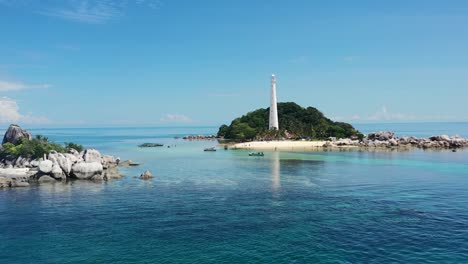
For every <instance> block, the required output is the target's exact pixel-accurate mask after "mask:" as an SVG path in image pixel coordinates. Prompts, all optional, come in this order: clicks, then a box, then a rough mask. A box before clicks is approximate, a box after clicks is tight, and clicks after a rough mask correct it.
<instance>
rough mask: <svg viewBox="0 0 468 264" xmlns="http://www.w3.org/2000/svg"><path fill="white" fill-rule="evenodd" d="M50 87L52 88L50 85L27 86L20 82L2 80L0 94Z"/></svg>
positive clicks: (0, 81)
mask: <svg viewBox="0 0 468 264" xmlns="http://www.w3.org/2000/svg"><path fill="white" fill-rule="evenodd" d="M49 87H51V85H50V84H38V85H27V84H23V83H19V82H8V81H2V80H0V92H7V91H18V90H24V89H35V88H49Z"/></svg>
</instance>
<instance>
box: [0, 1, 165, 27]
mask: <svg viewBox="0 0 468 264" xmlns="http://www.w3.org/2000/svg"><path fill="white" fill-rule="evenodd" d="M0 4H3V5H7V6H12V7H20V8H24V9H28V10H32V12H34V13H37V14H40V15H44V16H50V17H57V18H60V19H65V20H70V21H75V22H83V23H89V24H103V23H106V22H108V21H110V20H112V19H114V18H118V17H121V16H123V15H124V14H125V13H126V11H127V9H128V6H129V5H131V4H133V5H136V6H140V7H144V8H150V9H159V8H160V7H161V6H162V3H161V1H160V0H60V1H58V0H43V1H40V3H39V1H36V0H21V1H18V0H0Z"/></svg>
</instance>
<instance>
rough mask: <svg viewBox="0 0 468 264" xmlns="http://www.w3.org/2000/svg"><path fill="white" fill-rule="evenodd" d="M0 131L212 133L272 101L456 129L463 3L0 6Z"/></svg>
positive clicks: (465, 74)
mask: <svg viewBox="0 0 468 264" xmlns="http://www.w3.org/2000/svg"><path fill="white" fill-rule="evenodd" d="M0 32H1V39H0V124H8V123H12V122H14V123H20V124H23V125H25V126H30V127H31V126H34V127H37V126H39V127H49V126H59V127H60V126H63V127H67V126H73V127H79V126H148V125H151V126H152V125H161V126H166V125H220V124H222V123H228V122H230V121H231V120H232V119H233V118H234V117H237V116H240V115H242V114H244V113H246V112H248V111H251V110H254V109H257V108H260V107H268V103H269V78H270V75H271V74H272V73H275V74H276V75H277V80H278V100H279V101H280V102H282V101H283V102H284V101H294V102H297V103H299V104H300V105H302V106H314V107H317V108H318V109H320V110H321V111H322V112H324V113H325V114H326V115H327V116H329V117H332V118H334V119H335V120H340V121H347V122H351V123H368V122H415V121H468V104H467V103H466V101H467V99H468V65H467V64H468V2H466V1H431V0H426V1H398V0H396V1H345V0H343V1H299V0H298V1H275V0H271V1H260V0H259V1H244V0H239V1H214V0H213V1H208V0H200V1H189V0H185V1H178V0H171V1H164V0H162V1H157V0H122V1H117V0H101V1H93V0H44V1H35V0H0Z"/></svg>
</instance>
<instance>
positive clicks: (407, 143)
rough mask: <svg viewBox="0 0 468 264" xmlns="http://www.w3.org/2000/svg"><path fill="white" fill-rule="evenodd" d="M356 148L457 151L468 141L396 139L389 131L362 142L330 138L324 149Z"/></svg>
mask: <svg viewBox="0 0 468 264" xmlns="http://www.w3.org/2000/svg"><path fill="white" fill-rule="evenodd" d="M339 146H356V147H364V148H379V147H385V148H398V147H416V148H422V149H429V148H438V149H441V148H445V149H456V148H463V147H468V140H467V139H464V138H462V137H460V136H458V135H455V136H452V137H449V136H447V135H439V136H432V137H429V138H417V137H406V136H404V137H395V133H393V132H389V131H383V132H375V133H369V134H368V135H367V136H366V137H364V138H363V139H362V140H360V141H359V140H351V139H339V140H336V139H335V138H330V139H329V141H327V142H326V143H325V144H324V146H323V147H325V148H326V147H339Z"/></svg>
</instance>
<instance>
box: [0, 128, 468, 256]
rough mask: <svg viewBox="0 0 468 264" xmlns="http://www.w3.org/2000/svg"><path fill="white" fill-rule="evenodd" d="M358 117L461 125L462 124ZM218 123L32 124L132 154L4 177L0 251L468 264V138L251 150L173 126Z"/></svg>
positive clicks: (422, 131) (415, 131)
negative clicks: (29, 181)
mask: <svg viewBox="0 0 468 264" xmlns="http://www.w3.org/2000/svg"><path fill="white" fill-rule="evenodd" d="M356 127H357V128H358V129H360V130H361V131H363V132H364V133H368V132H372V131H378V130H392V131H396V133H397V135H399V136H403V135H409V136H411V135H415V136H420V137H422V136H430V135H434V134H449V135H454V134H459V135H461V136H464V137H468V123H441V124H435V123H425V124H372V125H356ZM216 130H217V128H215V127H187V128H183V127H178V128H93V129H90V128H86V129H70V128H68V129H32V130H31V131H32V132H33V134H42V135H45V136H48V137H49V139H51V140H54V141H58V142H70V141H73V142H77V143H81V144H83V145H85V146H87V147H94V148H97V149H99V150H100V151H101V153H103V154H112V155H115V156H119V157H120V158H121V159H123V160H124V159H131V160H133V161H136V162H141V163H142V165H141V166H140V167H132V168H124V169H122V172H123V173H124V174H125V175H126V176H125V177H124V178H122V179H119V180H112V181H108V182H103V183H94V182H82V181H73V182H71V183H67V184H62V183H56V184H44V185H33V186H31V187H30V188H16V189H4V190H0V263H64V264H66V263H468V151H466V150H465V151H457V152H451V151H423V150H414V151H375V152H372V151H370V152H367V151H317V152H307V153H301V152H265V156H264V157H249V156H248V152H247V151H242V150H223V149H218V151H216V152H203V149H204V148H206V147H212V146H216V144H217V143H216V142H215V141H184V140H182V139H174V137H175V136H184V135H187V134H213V133H216ZM145 142H153V143H163V144H165V146H164V147H161V148H146V149H141V148H138V147H137V145H138V144H141V143H145ZM167 146H170V148H167ZM146 169H149V170H151V171H152V172H153V174H154V175H155V178H154V179H153V180H149V181H143V180H139V179H137V178H135V177H134V176H137V175H139V174H140V173H141V172H143V171H144V170H146Z"/></svg>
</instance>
